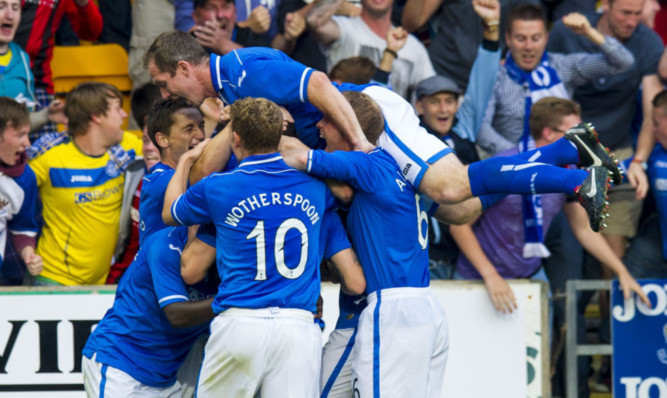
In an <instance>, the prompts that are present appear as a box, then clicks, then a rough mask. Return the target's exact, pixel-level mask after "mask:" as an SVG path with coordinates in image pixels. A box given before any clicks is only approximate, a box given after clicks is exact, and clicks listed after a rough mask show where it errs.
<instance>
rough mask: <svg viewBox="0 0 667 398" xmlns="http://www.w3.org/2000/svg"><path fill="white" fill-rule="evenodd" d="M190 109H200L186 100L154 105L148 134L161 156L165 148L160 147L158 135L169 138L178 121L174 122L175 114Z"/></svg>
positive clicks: (160, 101) (163, 101) (167, 101)
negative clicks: (156, 136)
mask: <svg viewBox="0 0 667 398" xmlns="http://www.w3.org/2000/svg"><path fill="white" fill-rule="evenodd" d="M190 108H192V109H194V110H195V111H197V112H199V109H198V108H197V107H195V106H192V104H191V103H189V102H188V101H187V100H186V99H185V98H175V99H171V98H170V99H161V100H158V101H156V102H155V104H153V108H151V112H150V113H149V114H148V122H147V123H146V126H147V134H148V138H150V139H151V142H152V143H153V145H155V147H156V148H157V150H158V151H159V152H160V154H162V151H163V150H164V148H162V147H160V145H158V143H157V139H156V138H155V135H156V134H157V133H162V134H163V135H165V136H167V137H169V133H170V132H171V126H173V125H174V122H175V121H176V120H174V114H176V113H177V112H180V111H181V110H183V109H190Z"/></svg>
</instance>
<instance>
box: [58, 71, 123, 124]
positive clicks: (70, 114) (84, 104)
mask: <svg viewBox="0 0 667 398" xmlns="http://www.w3.org/2000/svg"><path fill="white" fill-rule="evenodd" d="M112 99H117V100H118V101H120V104H121V105H123V95H122V94H121V93H120V91H118V89H117V88H116V87H114V86H112V85H111V84H107V83H102V82H85V83H80V84H79V85H77V86H76V87H75V88H74V90H72V91H70V93H69V94H67V101H66V102H65V116H67V126H68V128H69V132H70V134H71V135H73V136H74V135H83V134H85V133H86V131H88V126H89V124H90V120H91V118H92V117H93V116H102V115H106V114H107V110H108V109H109V100H112Z"/></svg>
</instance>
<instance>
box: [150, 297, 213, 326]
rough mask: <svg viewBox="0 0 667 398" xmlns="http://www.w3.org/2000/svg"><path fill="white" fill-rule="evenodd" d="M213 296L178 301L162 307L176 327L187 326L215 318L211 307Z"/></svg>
mask: <svg viewBox="0 0 667 398" xmlns="http://www.w3.org/2000/svg"><path fill="white" fill-rule="evenodd" d="M211 304H213V298H209V299H205V300H196V301H178V302H175V303H171V304H169V305H167V306H165V307H163V308H162V310H163V311H164V314H165V315H166V316H167V320H168V321H169V323H170V324H171V326H173V327H174V328H176V329H182V328H189V327H193V326H197V325H201V324H202V323H205V322H208V321H210V320H211V319H213V318H215V315H216V314H215V313H214V312H213V308H212V307H211Z"/></svg>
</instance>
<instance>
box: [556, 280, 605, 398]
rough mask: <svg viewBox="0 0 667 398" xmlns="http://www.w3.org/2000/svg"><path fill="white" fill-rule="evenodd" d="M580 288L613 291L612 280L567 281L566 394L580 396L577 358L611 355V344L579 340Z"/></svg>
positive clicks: (575, 397) (574, 396)
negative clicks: (585, 342) (578, 307)
mask: <svg viewBox="0 0 667 398" xmlns="http://www.w3.org/2000/svg"><path fill="white" fill-rule="evenodd" d="M579 290H607V291H609V292H611V281H605V280H588V281H577V280H575V281H567V285H566V292H567V293H566V301H565V320H566V322H567V334H566V342H565V372H566V378H565V383H566V396H567V398H578V396H579V391H578V388H577V383H578V380H577V358H578V357H579V356H581V355H583V356H591V355H611V354H612V351H613V350H612V346H611V344H578V342H577V291H579Z"/></svg>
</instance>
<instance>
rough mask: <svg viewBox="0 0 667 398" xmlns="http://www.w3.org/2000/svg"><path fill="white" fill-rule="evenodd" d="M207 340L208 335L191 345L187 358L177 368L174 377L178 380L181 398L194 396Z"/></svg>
mask: <svg viewBox="0 0 667 398" xmlns="http://www.w3.org/2000/svg"><path fill="white" fill-rule="evenodd" d="M207 340H208V335H203V336H200V337H199V338H198V339H197V341H195V342H194V344H192V348H191V349H190V352H188V356H187V357H185V361H183V363H182V364H181V367H180V368H178V373H177V375H176V377H177V378H178V381H179V383H181V397H182V398H189V397H193V396H194V395H195V390H196V389H197V379H198V377H199V371H200V370H201V364H202V360H203V359H204V346H206V341H207Z"/></svg>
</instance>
